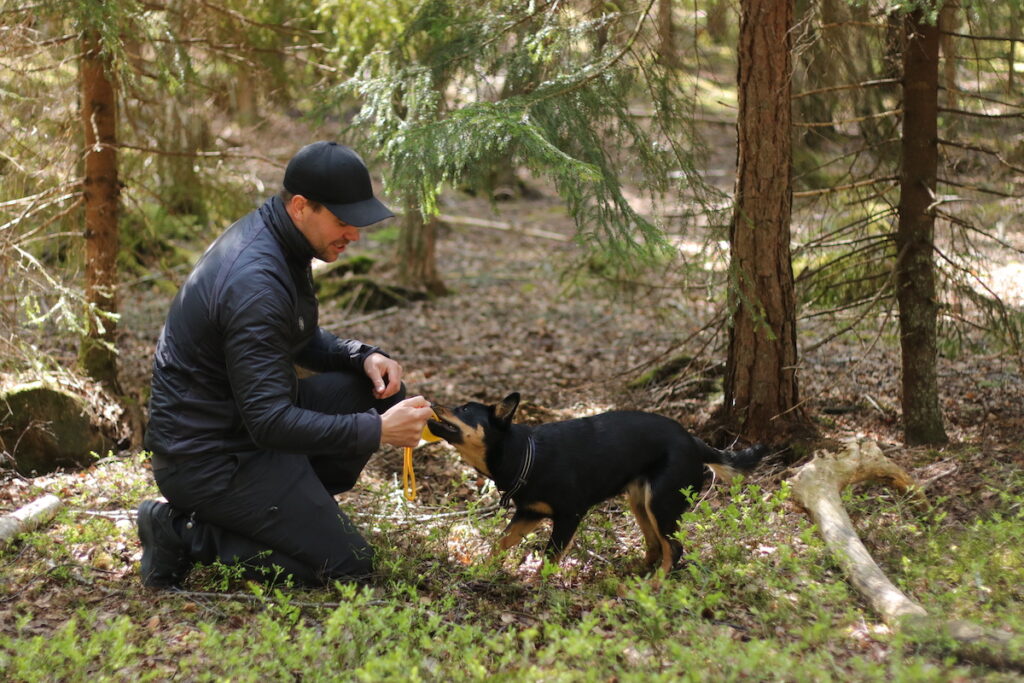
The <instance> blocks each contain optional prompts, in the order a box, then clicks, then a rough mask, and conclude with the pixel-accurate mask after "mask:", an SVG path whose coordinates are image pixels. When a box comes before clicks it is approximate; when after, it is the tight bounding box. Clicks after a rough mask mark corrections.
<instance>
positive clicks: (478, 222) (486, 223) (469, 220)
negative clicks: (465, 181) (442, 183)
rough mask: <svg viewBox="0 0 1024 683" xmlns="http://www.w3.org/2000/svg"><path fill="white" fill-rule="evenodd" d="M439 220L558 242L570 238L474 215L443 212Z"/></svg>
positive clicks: (566, 240)
mask: <svg viewBox="0 0 1024 683" xmlns="http://www.w3.org/2000/svg"><path fill="white" fill-rule="evenodd" d="M437 219H438V220H439V221H442V222H444V223H453V224H455V225H468V226H470V227H473V228H490V229H492V230H503V231H506V232H518V233H521V234H523V235H530V236H531V237H543V238H544V239H549V240H555V241H557V242H568V241H569V239H570V238H568V237H566V236H565V235H562V234H560V233H557V232H549V231H547V230H534V229H532V228H523V227H519V226H517V225H514V224H512V223H506V222H504V221H491V220H487V219H486V218H473V217H472V216H451V215H448V214H441V215H440V216H438V217H437Z"/></svg>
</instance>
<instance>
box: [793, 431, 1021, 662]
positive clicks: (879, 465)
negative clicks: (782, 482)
mask: <svg viewBox="0 0 1024 683" xmlns="http://www.w3.org/2000/svg"><path fill="white" fill-rule="evenodd" d="M867 480H880V481H884V482H886V483H889V484H890V485H892V486H895V487H896V488H897V489H899V490H901V491H915V492H917V494H918V495H919V496H920V497H922V498H923V497H924V494H923V493H921V492H920V489H918V488H916V485H915V482H914V480H913V478H911V477H910V475H908V474H907V473H906V472H905V471H904V470H903V469H902V468H900V467H899V466H898V465H896V464H895V463H893V462H892V461H891V460H889V459H888V458H886V457H885V456H884V455H883V454H882V451H881V450H880V449H879V448H878V445H877V444H875V443H874V442H873V441H866V440H865V441H859V440H857V439H852V440H850V442H849V443H848V445H847V449H846V451H845V452H843V453H839V454H836V453H819V454H816V455H815V456H814V459H812V460H811V462H809V463H807V464H806V465H803V466H802V467H801V468H800V469H799V470H797V472H796V474H795V475H794V476H793V477H791V478H790V482H791V483H792V487H793V495H794V497H795V499H796V501H797V502H798V503H799V504H800V505H801V506H803V508H804V509H805V510H806V511H807V512H808V513H809V514H810V516H811V518H812V519H813V520H814V523H815V524H816V525H817V526H818V529H819V530H820V531H821V535H822V537H824V539H825V544H826V545H827V546H828V548H829V550H830V551H831V552H832V556H833V557H834V558H835V560H836V562H837V563H838V564H839V566H840V567H842V569H843V571H844V572H845V573H846V575H847V576H848V577H849V579H850V583H851V584H853V586H854V588H856V589H857V590H858V591H859V592H860V594H861V595H863V596H864V597H865V598H866V599H867V600H868V602H869V603H870V604H871V606H872V608H874V609H875V611H877V612H878V613H879V614H880V615H881V616H882V619H883V620H884V621H885V622H886V623H887V624H889V625H890V627H892V628H894V629H901V630H903V631H905V632H907V633H910V634H911V635H913V636H915V637H917V638H920V639H922V640H937V641H938V644H939V645H940V646H941V647H942V648H943V649H945V650H947V651H948V650H952V652H953V653H954V654H955V655H956V656H958V657H960V658H962V659H966V660H970V661H976V662H981V663H984V664H988V665H991V666H997V667H1013V668H1017V669H1020V668H1022V667H1024V655H1022V654H1021V653H1020V652H1017V650H1015V649H1014V647H1013V643H1012V642H1011V641H1012V640H1013V634H1011V633H1008V632H1004V631H992V630H989V629H987V628H985V627H983V626H980V625H978V624H975V623H973V622H968V621H962V620H956V621H950V620H946V619H942V618H940V617H933V616H931V615H929V614H928V612H927V611H926V610H925V609H924V607H922V606H921V605H919V604H917V603H916V602H914V601H913V600H911V599H910V598H908V597H907V596H906V595H905V594H904V593H903V592H902V591H900V590H899V589H898V588H897V587H896V586H895V585H893V583H892V582H891V581H889V579H888V578H887V577H886V575H885V573H884V572H882V570H881V569H880V568H879V566H878V565H877V564H876V563H875V561H874V559H873V558H872V557H871V554H870V553H869V552H868V550H867V548H865V547H864V544H863V543H862V542H861V540H860V537H859V536H857V532H856V531H855V530H854V528H853V524H852V523H851V521H850V517H849V516H848V515H847V514H846V510H845V509H844V508H843V503H842V497H841V494H842V490H843V488H844V487H846V486H850V485H853V484H856V483H858V482H862V481H867Z"/></svg>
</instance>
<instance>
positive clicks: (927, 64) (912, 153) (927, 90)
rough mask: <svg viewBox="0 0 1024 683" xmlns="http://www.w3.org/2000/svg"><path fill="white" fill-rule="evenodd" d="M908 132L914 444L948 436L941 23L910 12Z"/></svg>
mask: <svg viewBox="0 0 1024 683" xmlns="http://www.w3.org/2000/svg"><path fill="white" fill-rule="evenodd" d="M904 27H905V31H906V42H905V45H906V47H905V48H904V56H903V93H904V95H903V109H904V114H903V138H902V164H901V165H902V172H901V177H900V204H899V227H898V228H897V231H896V248H897V253H898V254H899V256H898V260H897V264H896V287H897V291H896V299H897V302H898V304H899V315H900V346H901V348H902V356H903V432H904V439H905V441H906V442H907V443H908V444H931V443H945V442H946V441H947V437H946V432H945V430H944V428H943V425H942V412H941V410H940V409H939V390H938V380H937V373H936V367H935V362H936V357H937V355H938V354H937V348H936V317H937V315H938V309H939V306H938V302H937V301H936V298H935V297H936V294H935V266H934V263H933V257H932V251H933V247H934V244H933V242H934V232H935V215H934V214H933V213H932V208H931V204H932V202H933V199H934V197H935V185H936V175H937V172H938V159H939V152H938V92H939V29H938V27H937V26H929V25H928V24H926V23H924V22H922V21H921V14H920V12H915V13H913V14H910V15H907V17H906V18H905V20H904Z"/></svg>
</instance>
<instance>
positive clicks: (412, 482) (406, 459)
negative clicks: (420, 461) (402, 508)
mask: <svg viewBox="0 0 1024 683" xmlns="http://www.w3.org/2000/svg"><path fill="white" fill-rule="evenodd" d="M430 416H431V417H432V418H433V419H435V420H436V419H437V415H435V414H434V413H431V414H430ZM420 438H421V439H423V440H424V441H440V437H438V436H434V435H433V434H432V433H431V432H430V430H429V429H428V428H427V427H426V426H425V425H424V427H423V434H421V435H420ZM402 456H403V457H402V490H403V491H404V492H405V499H406V500H407V501H409V502H412V501H414V500H416V470H414V469H413V467H412V449H411V448H409V447H406V448H403V449H402Z"/></svg>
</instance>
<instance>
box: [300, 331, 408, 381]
mask: <svg viewBox="0 0 1024 683" xmlns="http://www.w3.org/2000/svg"><path fill="white" fill-rule="evenodd" d="M371 353H380V354H383V355H385V356H387V355H388V354H386V353H384V352H383V351H381V350H380V349H379V348H378V347H376V346H370V345H369V344H364V343H363V342H361V341H358V340H356V339H339V338H338V337H336V336H335V335H334V334H332V333H330V332H328V331H327V330H325V329H323V328H322V327H318V328H317V329H316V332H315V333H314V334H313V337H312V338H311V339H310V340H309V343H308V344H306V346H304V347H303V349H302V350H301V351H300V352H299V353H298V355H297V356H296V357H295V362H296V363H298V364H299V365H301V366H302V367H304V368H308V369H309V370H315V371H316V372H332V371H336V370H352V371H353V372H362V371H363V362H365V361H366V357H367V356H369V355H370V354H371Z"/></svg>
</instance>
